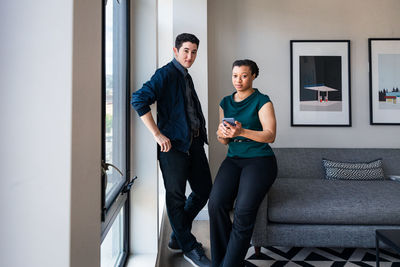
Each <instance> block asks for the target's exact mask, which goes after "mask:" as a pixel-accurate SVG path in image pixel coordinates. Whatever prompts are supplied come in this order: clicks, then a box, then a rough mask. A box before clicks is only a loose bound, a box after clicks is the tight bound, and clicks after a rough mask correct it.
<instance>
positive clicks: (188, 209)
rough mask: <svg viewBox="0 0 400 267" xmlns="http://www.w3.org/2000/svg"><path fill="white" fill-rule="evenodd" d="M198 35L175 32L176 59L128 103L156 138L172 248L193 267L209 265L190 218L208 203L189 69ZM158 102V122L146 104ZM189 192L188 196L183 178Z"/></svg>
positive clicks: (202, 137) (200, 124) (200, 122)
mask: <svg viewBox="0 0 400 267" xmlns="http://www.w3.org/2000/svg"><path fill="white" fill-rule="evenodd" d="M199 42H200V41H199V39H197V37H196V36H194V35H193V34H188V33H182V34H180V35H178V36H177V37H176V40H175V47H174V48H173V51H174V55H175V58H174V59H173V60H172V61H171V62H170V63H168V64H167V65H165V66H163V67H162V68H160V69H158V70H157V71H156V72H155V74H154V75H153V76H152V77H151V79H150V80H149V81H148V82H146V83H145V84H144V85H143V87H142V88H141V89H140V90H138V91H136V92H135V93H133V95H132V101H131V103H132V106H133V108H134V109H135V110H136V111H137V113H138V114H139V116H140V118H141V119H142V120H143V122H144V124H145V125H146V127H147V128H148V129H149V130H150V132H151V133H152V134H153V136H154V139H155V141H156V142H157V143H158V160H159V162H160V167H161V171H162V174H163V179H164V186H165V190H166V206H167V213H168V217H169V221H170V224H171V227H172V235H171V239H170V241H169V243H168V247H169V249H170V250H172V251H174V252H180V251H183V254H184V257H185V259H186V260H188V261H189V262H190V263H191V264H193V265H194V266H201V267H203V266H211V262H210V260H209V259H208V258H207V257H206V256H205V254H204V249H203V247H202V245H201V243H199V242H197V241H196V238H195V237H194V236H193V234H192V233H191V228H192V222H193V220H194V218H195V217H196V215H197V214H198V213H199V212H200V210H201V209H202V208H203V207H204V205H205V204H206V203H207V199H208V196H209V194H210V191H211V186H212V182H211V174H210V168H209V165H208V161H207V157H206V155H205V152H204V143H207V133H206V128H205V120H204V116H203V112H202V110H201V105H200V101H199V99H198V97H197V94H196V91H195V89H194V85H193V81H192V78H191V77H190V75H189V73H188V70H187V69H188V68H190V67H191V66H192V64H193V63H194V61H195V59H196V55H197V49H198V46H199ZM155 101H157V118H158V121H157V125H156V124H155V122H154V119H153V116H152V114H151V112H150V107H149V106H150V105H151V104H152V103H154V102H155ZM187 181H188V182H189V184H190V187H191V189H192V193H191V194H190V195H189V197H188V198H187V199H186V196H185V190H186V182H187Z"/></svg>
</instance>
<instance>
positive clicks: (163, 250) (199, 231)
mask: <svg viewBox="0 0 400 267" xmlns="http://www.w3.org/2000/svg"><path fill="white" fill-rule="evenodd" d="M192 233H193V234H194V236H195V237H196V239H197V241H198V242H200V243H202V244H203V247H204V250H205V252H206V255H207V256H208V257H209V258H211V253H210V227H209V221H194V222H193V229H192ZM170 235H171V226H170V224H169V221H168V218H167V217H166V216H164V217H163V222H162V226H161V236H160V248H159V253H158V257H157V263H156V266H157V267H192V266H193V265H191V264H190V263H189V262H187V261H186V260H185V259H184V258H183V254H182V253H173V252H171V251H169V250H168V247H167V244H168V241H169V237H170Z"/></svg>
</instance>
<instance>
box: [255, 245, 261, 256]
mask: <svg viewBox="0 0 400 267" xmlns="http://www.w3.org/2000/svg"><path fill="white" fill-rule="evenodd" d="M254 252H255V253H254V256H256V257H257V258H258V257H260V255H261V247H256V246H255V247H254Z"/></svg>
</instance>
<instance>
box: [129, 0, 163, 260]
mask: <svg viewBox="0 0 400 267" xmlns="http://www.w3.org/2000/svg"><path fill="white" fill-rule="evenodd" d="M156 29H157V1H156V0H151V1H149V0H134V1H131V41H132V44H131V78H132V79H131V90H132V92H134V91H136V90H138V89H140V88H141V87H142V85H143V83H144V82H146V81H147V80H149V79H150V77H151V76H152V75H153V74H154V71H155V70H156V69H157V34H156ZM151 108H152V112H153V117H154V119H155V118H156V117H157V116H156V113H155V112H156V109H155V105H152V107H151ZM131 110H132V111H131V129H132V131H131V132H132V135H131V141H132V146H131V151H132V157H131V173H132V175H137V176H138V179H137V180H136V181H135V185H134V186H133V187H132V191H131V228H130V229H131V253H133V254H134V256H135V255H139V254H152V255H153V256H152V262H153V263H155V260H156V256H157V249H158V223H157V222H158V213H157V208H158V177H157V169H158V168H157V146H156V142H155V141H154V139H153V136H152V135H151V133H150V131H148V130H147V128H146V127H145V126H144V124H143V122H142V121H141V119H140V118H139V116H138V115H137V113H136V112H135V111H134V110H133V109H131ZM133 260H135V259H133Z"/></svg>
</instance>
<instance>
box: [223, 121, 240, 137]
mask: <svg viewBox="0 0 400 267" xmlns="http://www.w3.org/2000/svg"><path fill="white" fill-rule="evenodd" d="M218 131H219V132H220V133H221V134H222V136H221V137H222V138H234V137H236V136H239V135H240V134H241V132H242V124H241V123H240V122H238V121H236V120H235V119H234V118H223V119H222V122H221V123H220V125H219V127H218Z"/></svg>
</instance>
